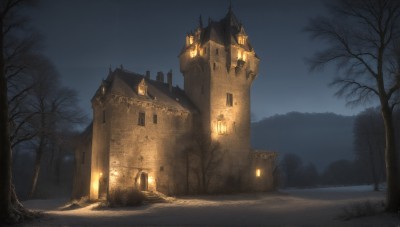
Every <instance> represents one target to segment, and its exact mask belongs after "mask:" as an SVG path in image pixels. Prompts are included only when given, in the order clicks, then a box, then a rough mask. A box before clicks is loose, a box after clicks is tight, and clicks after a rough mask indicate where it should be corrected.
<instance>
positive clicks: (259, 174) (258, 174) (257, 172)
mask: <svg viewBox="0 0 400 227" xmlns="http://www.w3.org/2000/svg"><path fill="white" fill-rule="evenodd" d="M256 177H261V169H256Z"/></svg>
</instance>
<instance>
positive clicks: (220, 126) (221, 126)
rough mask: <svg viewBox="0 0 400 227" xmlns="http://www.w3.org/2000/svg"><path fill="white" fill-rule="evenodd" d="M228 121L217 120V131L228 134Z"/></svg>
mask: <svg viewBox="0 0 400 227" xmlns="http://www.w3.org/2000/svg"><path fill="white" fill-rule="evenodd" d="M226 131H227V130H226V123H225V122H224V121H218V122H217V132H218V134H220V135H224V134H226Z"/></svg>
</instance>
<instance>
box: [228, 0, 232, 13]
mask: <svg viewBox="0 0 400 227" xmlns="http://www.w3.org/2000/svg"><path fill="white" fill-rule="evenodd" d="M228 12H229V13H230V12H232V0H229V8H228Z"/></svg>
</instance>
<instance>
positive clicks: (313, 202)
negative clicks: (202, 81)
mask: <svg viewBox="0 0 400 227" xmlns="http://www.w3.org/2000/svg"><path fill="white" fill-rule="evenodd" d="M383 199H384V193H382V192H372V191H371V188H370V187H365V186H364V187H362V186H361V187H343V188H325V189H307V190H298V189H297V190H285V191H283V192H280V193H270V194H267V193H265V194H240V195H218V196H193V197H181V198H178V199H176V201H174V202H172V203H164V204H153V205H145V206H141V207H134V208H126V209H107V210H91V209H90V207H86V208H81V209H76V210H69V211H60V210H57V209H56V207H57V203H58V204H60V205H61V204H62V202H63V201H62V200H57V201H54V200H51V201H52V202H53V205H51V201H45V200H44V201H37V200H34V201H26V202H25V203H24V204H25V205H26V206H27V207H28V208H32V209H40V210H46V214H47V215H46V216H45V217H44V218H42V219H40V220H37V221H33V222H29V223H25V224H24V225H21V226H94V225H96V226H394V227H400V219H399V218H398V217H397V218H396V217H391V216H389V215H379V216H374V217H368V218H359V219H353V220H351V221H341V220H337V218H336V217H337V216H338V214H339V213H340V212H341V209H342V207H344V206H346V205H348V204H349V203H351V202H355V201H365V200H383Z"/></svg>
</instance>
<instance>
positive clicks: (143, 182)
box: [140, 173, 149, 191]
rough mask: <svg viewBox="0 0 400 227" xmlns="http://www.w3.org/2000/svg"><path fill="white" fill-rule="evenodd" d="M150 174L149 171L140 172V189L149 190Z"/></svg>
mask: <svg viewBox="0 0 400 227" xmlns="http://www.w3.org/2000/svg"><path fill="white" fill-rule="evenodd" d="M148 178H149V177H148V175H147V173H141V174H140V190H141V191H147V190H148Z"/></svg>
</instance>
